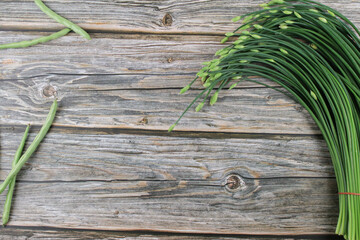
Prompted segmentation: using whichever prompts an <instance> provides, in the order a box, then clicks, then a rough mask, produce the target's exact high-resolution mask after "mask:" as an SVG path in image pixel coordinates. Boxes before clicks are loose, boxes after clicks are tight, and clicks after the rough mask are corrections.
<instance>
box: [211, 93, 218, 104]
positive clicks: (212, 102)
mask: <svg viewBox="0 0 360 240" xmlns="http://www.w3.org/2000/svg"><path fill="white" fill-rule="evenodd" d="M218 96H219V92H215V93H214V95H212V96H211V98H210V105H211V106H212V105H214V104H215V103H216V102H217V100H218Z"/></svg>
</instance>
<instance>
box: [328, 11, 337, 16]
mask: <svg viewBox="0 0 360 240" xmlns="http://www.w3.org/2000/svg"><path fill="white" fill-rule="evenodd" d="M327 12H328V13H329V14H330V15H331V16H332V17H336V15H335V13H333V12H332V11H330V10H327Z"/></svg>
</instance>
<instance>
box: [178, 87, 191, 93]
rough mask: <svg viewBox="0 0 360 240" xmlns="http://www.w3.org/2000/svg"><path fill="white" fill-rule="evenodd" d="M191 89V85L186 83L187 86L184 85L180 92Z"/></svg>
mask: <svg viewBox="0 0 360 240" xmlns="http://www.w3.org/2000/svg"><path fill="white" fill-rule="evenodd" d="M189 89H190V86H189V85H186V86H185V87H183V88H182V89H181V90H180V94H184V93H186V92H187V91H188V90H189Z"/></svg>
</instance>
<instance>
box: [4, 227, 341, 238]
mask: <svg viewBox="0 0 360 240" xmlns="http://www.w3.org/2000/svg"><path fill="white" fill-rule="evenodd" d="M0 233H1V239H3V240H25V239H26V240H33V239H49V240H62V239H66V240H89V239H96V240H99V239H101V240H115V239H122V240H219V239H222V240H265V239H266V240H279V239H281V240H305V239H306V240H328V239H332V240H338V239H341V238H339V237H336V236H334V235H321V236H319V235H317V236H312V237H311V236H303V237H302V236H284V237H276V236H266V235H265V236H246V235H245V236H236V235H235V236H224V235H218V234H215V235H203V234H196V235H195V234H169V233H161V232H159V233H155V232H135V233H129V232H119V231H94V230H75V229H71V230H70V229H59V228H55V229H54V228H45V227H43V228H34V227H16V226H15V227H10V228H9V227H7V228H3V229H1V230H0Z"/></svg>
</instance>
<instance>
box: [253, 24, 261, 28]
mask: <svg viewBox="0 0 360 240" xmlns="http://www.w3.org/2000/svg"><path fill="white" fill-rule="evenodd" d="M254 28H256V29H262V28H263V27H262V26H261V25H259V24H255V25H254Z"/></svg>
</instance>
